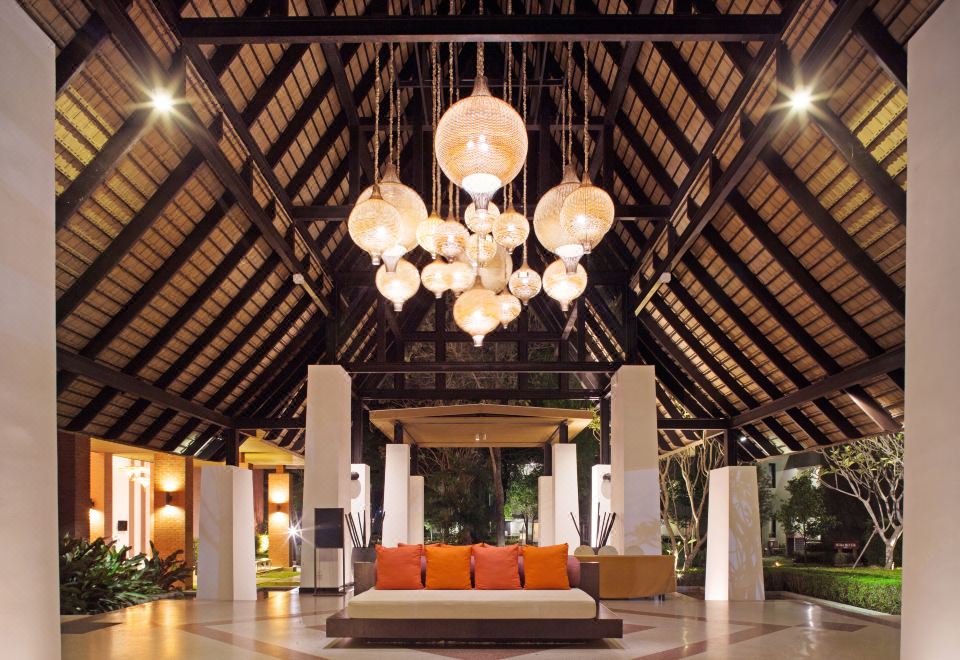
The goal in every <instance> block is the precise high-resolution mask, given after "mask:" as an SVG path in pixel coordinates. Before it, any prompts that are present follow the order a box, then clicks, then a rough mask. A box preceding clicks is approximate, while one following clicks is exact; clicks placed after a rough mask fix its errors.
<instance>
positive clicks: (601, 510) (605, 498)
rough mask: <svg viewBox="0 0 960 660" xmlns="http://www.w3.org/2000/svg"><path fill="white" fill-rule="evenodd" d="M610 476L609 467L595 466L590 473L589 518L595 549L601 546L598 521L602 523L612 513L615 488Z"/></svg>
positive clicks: (592, 542)
mask: <svg viewBox="0 0 960 660" xmlns="http://www.w3.org/2000/svg"><path fill="white" fill-rule="evenodd" d="M609 476H610V466H609V465H603V464H600V465H594V466H593V468H592V469H591V471H590V510H589V511H588V512H587V516H588V517H589V518H590V545H591V546H594V547H596V546H597V545H598V544H599V538H600V528H599V526H598V524H597V520H598V519H599V520H600V521H602V520H603V518H604V516H606V515H607V514H609V513H610V511H611V509H610V496H611V494H612V491H613V488H612V485H611V483H610V478H609ZM604 477H607V478H606V479H604Z"/></svg>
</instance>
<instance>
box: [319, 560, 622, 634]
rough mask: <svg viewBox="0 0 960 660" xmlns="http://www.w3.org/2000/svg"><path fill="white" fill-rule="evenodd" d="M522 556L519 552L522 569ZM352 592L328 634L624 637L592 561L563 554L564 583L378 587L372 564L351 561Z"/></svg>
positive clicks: (330, 621) (329, 625) (330, 622)
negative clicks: (499, 587) (602, 596)
mask: <svg viewBox="0 0 960 660" xmlns="http://www.w3.org/2000/svg"><path fill="white" fill-rule="evenodd" d="M522 562H523V558H522V557H521V558H520V566H521V576H522V574H523V572H522ZM355 566H356V568H355V574H354V579H355V585H354V588H355V592H354V593H355V595H354V597H353V598H352V599H351V600H350V601H349V602H348V603H347V607H345V608H344V609H342V610H340V611H339V612H337V613H336V614H334V615H333V616H331V617H329V618H328V619H327V625H326V633H327V636H328V637H352V638H357V639H363V640H380V641H389V640H417V641H447V640H449V641H454V640H458V641H467V640H469V641H502V642H510V641H513V642H516V641H524V642H528V641H529V642H557V641H564V642H566V641H577V640H589V639H602V638H606V637H623V621H622V620H621V619H618V618H617V617H616V616H614V615H613V613H611V612H610V611H609V610H608V609H607V608H606V607H604V606H603V605H602V604H601V603H600V597H599V594H600V573H599V566H598V565H597V564H583V565H581V564H580V562H579V561H578V560H577V559H576V558H574V557H570V558H569V559H568V561H567V575H568V578H569V580H570V585H571V588H570V589H561V590H556V589H549V590H548V589H543V590H539V589H538V590H529V589H519V590H516V589H514V590H480V589H468V590H444V589H436V590H433V589H416V590H414V589H409V590H408V589H401V590H377V589H376V588H374V586H373V585H374V584H375V583H376V568H375V564H372V563H370V564H359V563H358V564H356V565H355Z"/></svg>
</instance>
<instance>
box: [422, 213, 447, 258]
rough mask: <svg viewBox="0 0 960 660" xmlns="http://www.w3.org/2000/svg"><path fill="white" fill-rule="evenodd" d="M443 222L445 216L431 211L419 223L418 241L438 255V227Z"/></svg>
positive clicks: (434, 254)
mask: <svg viewBox="0 0 960 660" xmlns="http://www.w3.org/2000/svg"><path fill="white" fill-rule="evenodd" d="M442 224H443V218H441V217H440V216H439V215H437V214H436V213H435V212H434V213H431V214H430V215H428V216H427V217H426V219H425V220H422V221H421V222H420V224H419V225H417V243H418V244H419V245H420V247H422V248H423V249H424V250H426V251H427V252H429V253H430V256H431V257H436V256H437V228H438V227H439V226H440V225H442Z"/></svg>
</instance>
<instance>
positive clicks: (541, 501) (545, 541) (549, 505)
mask: <svg viewBox="0 0 960 660" xmlns="http://www.w3.org/2000/svg"><path fill="white" fill-rule="evenodd" d="M554 510H555V507H554V506H553V477H540V478H539V479H537V520H538V521H539V524H540V530H539V534H538V536H537V543H538V544H539V545H553V544H554V543H555V542H556V536H555V534H554V529H555V528H556V521H555V519H554V515H553V512H554Z"/></svg>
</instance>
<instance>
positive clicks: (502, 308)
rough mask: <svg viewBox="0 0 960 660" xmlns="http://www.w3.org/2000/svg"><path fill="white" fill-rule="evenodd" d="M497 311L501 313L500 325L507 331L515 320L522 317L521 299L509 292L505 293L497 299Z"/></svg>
mask: <svg viewBox="0 0 960 660" xmlns="http://www.w3.org/2000/svg"><path fill="white" fill-rule="evenodd" d="M496 300H497V310H498V312H499V318H500V325H502V326H503V329H504V330H506V329H507V326H508V325H510V322H511V321H513V319H515V318H517V317H518V316H520V310H521V308H522V306H521V305H520V299H519V298H517V297H516V296H515V295H513V294H512V293H510V292H508V291H504V292H503V293H501V294H499V295H498V296H497V298H496Z"/></svg>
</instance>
